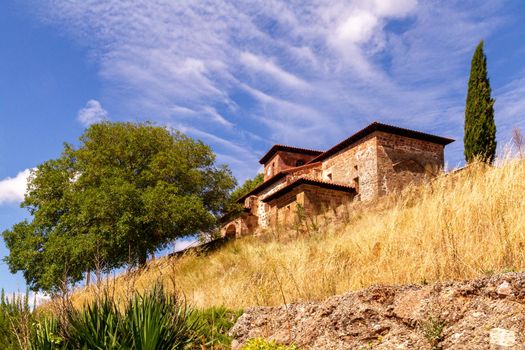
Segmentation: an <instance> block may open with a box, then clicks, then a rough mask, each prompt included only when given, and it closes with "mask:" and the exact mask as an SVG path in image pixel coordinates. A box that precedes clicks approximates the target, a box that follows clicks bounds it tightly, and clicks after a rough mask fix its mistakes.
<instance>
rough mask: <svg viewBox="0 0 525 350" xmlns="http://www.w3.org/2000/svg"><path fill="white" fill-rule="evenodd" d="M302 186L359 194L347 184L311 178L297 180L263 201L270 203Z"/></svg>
mask: <svg viewBox="0 0 525 350" xmlns="http://www.w3.org/2000/svg"><path fill="white" fill-rule="evenodd" d="M300 185H313V186H317V187H322V188H328V189H331V190H335V191H342V192H348V193H357V191H356V189H355V188H354V187H353V186H348V185H345V184H340V183H336V182H332V181H324V180H318V179H312V178H309V177H300V178H298V179H297V180H295V181H293V182H291V183H289V184H288V185H286V186H284V187H283V188H281V189H279V190H278V191H275V192H274V193H272V194H270V195H269V196H266V197H264V198H263V199H262V201H263V202H265V203H266V202H270V201H272V200H274V199H276V198H279V197H281V196H283V195H285V194H286V193H288V192H290V191H291V190H293V189H294V188H296V187H297V186H300Z"/></svg>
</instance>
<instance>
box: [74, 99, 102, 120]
mask: <svg viewBox="0 0 525 350" xmlns="http://www.w3.org/2000/svg"><path fill="white" fill-rule="evenodd" d="M107 117H108V112H107V111H106V110H105V109H104V108H102V105H101V104H100V102H98V101H97V100H89V101H87V103H86V106H85V107H84V108H82V109H81V110H79V111H78V115H77V119H78V121H79V122H80V123H81V124H82V125H84V126H89V125H91V124H94V123H98V122H101V121H103V120H104V119H106V118H107Z"/></svg>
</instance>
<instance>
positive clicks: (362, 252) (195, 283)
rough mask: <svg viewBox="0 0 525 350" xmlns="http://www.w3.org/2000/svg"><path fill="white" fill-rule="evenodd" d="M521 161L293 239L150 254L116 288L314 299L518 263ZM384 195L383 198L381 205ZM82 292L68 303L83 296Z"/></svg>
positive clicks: (524, 176) (523, 229) (238, 299)
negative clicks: (164, 287)
mask: <svg viewBox="0 0 525 350" xmlns="http://www.w3.org/2000/svg"><path fill="white" fill-rule="evenodd" d="M524 195H525V162H523V161H516V160H509V161H506V162H505V164H503V165H501V166H498V167H484V166H481V165H477V166H472V167H470V168H468V169H466V170H463V171H461V172H458V173H456V174H453V175H448V176H442V177H440V178H438V179H436V180H435V181H433V182H432V183H431V184H429V185H427V186H423V187H420V188H410V189H408V190H407V191H405V192H404V193H402V194H401V195H399V196H397V198H393V197H391V198H385V199H384V201H383V205H382V209H381V210H380V209H377V208H376V209H366V208H361V209H355V210H354V211H351V212H350V213H348V214H349V216H348V217H347V218H346V219H345V220H340V224H339V226H337V225H336V226H334V225H330V228H328V227H326V228H323V227H321V228H319V229H315V228H314V227H312V226H310V230H309V231H310V232H309V234H305V235H304V236H302V237H300V238H297V239H286V238H283V237H282V236H280V238H270V237H271V235H267V236H265V237H259V238H257V237H246V238H243V239H238V240H236V241H234V242H231V243H229V244H228V245H226V246H225V247H223V248H221V249H219V250H217V251H215V252H212V253H210V254H208V255H204V256H202V255H201V256H197V255H187V256H183V257H181V258H176V259H175V258H172V259H166V258H164V259H158V260H156V261H153V262H152V263H150V264H149V266H148V268H147V269H145V270H144V271H141V272H137V273H136V274H135V275H134V276H133V277H130V276H123V277H120V278H117V279H116V280H115V281H113V283H115V284H114V286H113V288H112V289H114V292H115V295H116V296H117V297H119V296H125V295H126V294H127V293H128V292H129V290H130V289H132V288H139V289H142V288H145V287H148V286H151V285H152V284H153V283H154V282H155V281H156V280H157V279H161V280H163V281H165V282H166V283H167V282H168V281H169V282H170V283H167V284H168V285H170V286H171V285H172V282H173V281H175V283H176V286H177V288H178V289H180V290H182V291H183V292H184V293H185V295H186V296H187V298H188V300H189V301H190V302H191V303H192V304H194V305H196V306H199V307H208V306H213V305H225V306H228V307H231V308H244V307H248V306H254V305H277V304H282V303H285V302H286V303H289V302H294V301H299V300H308V299H320V298H324V297H327V296H330V295H334V294H340V293H344V292H347V291H349V290H355V289H359V288H363V287H367V286H369V285H372V284H405V283H426V282H433V281H437V280H451V279H467V278H473V277H478V276H481V275H484V274H487V273H492V272H499V271H508V270H523V269H525V249H524V247H525V197H524ZM385 203H387V204H385ZM92 294H93V291H92V290H91V291H81V292H79V293H77V294H76V295H75V296H74V299H75V300H76V303H81V301H83V300H85V299H86V298H91V297H92Z"/></svg>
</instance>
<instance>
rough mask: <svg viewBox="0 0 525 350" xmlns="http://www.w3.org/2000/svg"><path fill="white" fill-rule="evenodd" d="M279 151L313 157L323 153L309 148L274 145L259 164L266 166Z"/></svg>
mask: <svg viewBox="0 0 525 350" xmlns="http://www.w3.org/2000/svg"><path fill="white" fill-rule="evenodd" d="M278 151H284V152H290V153H299V154H308V155H312V156H317V155H319V154H321V153H323V151H317V150H313V149H308V148H299V147H293V146H286V145H273V146H272V148H270V150H269V151H268V152H266V154H265V155H264V156H263V157H262V158H261V160H259V163H261V164H264V163H266V162H267V161H269V160H270V158H272V156H273V155H274V154H275V153H277V152H278Z"/></svg>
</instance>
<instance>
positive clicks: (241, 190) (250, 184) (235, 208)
mask: <svg viewBox="0 0 525 350" xmlns="http://www.w3.org/2000/svg"><path fill="white" fill-rule="evenodd" d="M263 182H264V174H262V173H259V174H257V175H255V177H254V178H253V179H248V180H246V181H244V183H243V184H242V185H241V186H238V187H237V188H235V189H234V190H233V192H232V193H231V195H230V199H229V201H228V206H227V208H228V209H227V211H228V212H229V213H230V215H232V214H235V213H238V212H240V210H241V209H242V205H241V204H239V203H237V200H239V198H241V197H242V196H244V195H245V194H247V193H249V192H250V191H251V190H253V189H254V188H255V187H257V186H259V185H260V184H262V183H263Z"/></svg>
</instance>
